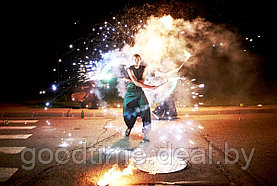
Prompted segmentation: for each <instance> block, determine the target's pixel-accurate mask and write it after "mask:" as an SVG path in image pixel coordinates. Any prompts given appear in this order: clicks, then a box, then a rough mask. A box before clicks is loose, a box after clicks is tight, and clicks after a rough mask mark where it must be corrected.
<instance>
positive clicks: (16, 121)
mask: <svg viewBox="0 0 277 186" xmlns="http://www.w3.org/2000/svg"><path fill="white" fill-rule="evenodd" d="M2 122H5V121H2ZM36 122H38V120H8V123H25V124H27V123H36Z"/></svg>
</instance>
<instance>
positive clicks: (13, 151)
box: [0, 147, 27, 154]
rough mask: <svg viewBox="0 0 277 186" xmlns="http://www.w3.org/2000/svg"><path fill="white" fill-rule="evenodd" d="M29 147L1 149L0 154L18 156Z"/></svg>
mask: <svg viewBox="0 0 277 186" xmlns="http://www.w3.org/2000/svg"><path fill="white" fill-rule="evenodd" d="M26 148H27V147H0V152H2V153H5V154H18V153H20V152H21V151H23V150H24V149H26Z"/></svg>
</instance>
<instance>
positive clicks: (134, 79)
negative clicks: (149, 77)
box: [127, 69, 157, 90]
mask: <svg viewBox="0 0 277 186" xmlns="http://www.w3.org/2000/svg"><path fill="white" fill-rule="evenodd" d="M127 72H128V75H129V77H130V78H131V80H132V82H133V83H134V84H135V85H136V86H138V87H141V88H150V89H153V90H154V89H156V88H157V86H152V85H146V84H144V83H143V82H141V81H138V80H137V78H136V76H135V75H134V73H133V71H132V70H131V69H128V70H127Z"/></svg>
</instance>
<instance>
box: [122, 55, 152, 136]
mask: <svg viewBox="0 0 277 186" xmlns="http://www.w3.org/2000/svg"><path fill="white" fill-rule="evenodd" d="M132 61H133V62H134V65H132V66H130V67H129V68H128V69H127V73H128V76H129V78H124V80H125V81H126V82H127V92H126V94H125V97H124V102H123V117H124V121H125V124H126V125H127V129H126V132H125V136H129V135H130V133H131V130H132V128H133V126H134V124H135V122H136V120H137V117H138V116H140V117H141V119H142V122H143V129H142V132H143V134H144V141H149V136H148V132H149V130H150V129H151V114H150V106H149V103H148V100H147V98H146V96H145V94H144V92H143V90H142V88H150V89H152V90H155V89H156V88H157V86H152V85H147V84H144V81H145V77H146V71H147V70H146V66H144V65H142V64H141V56H140V55H139V54H134V55H133V57H132Z"/></svg>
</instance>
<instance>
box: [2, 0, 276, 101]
mask: <svg viewBox="0 0 277 186" xmlns="http://www.w3.org/2000/svg"><path fill="white" fill-rule="evenodd" d="M146 2H147V3H149V4H151V3H155V1H134V0H129V1H128V0H125V1H123V0H121V1H118V0H117V1H90V2H89V3H88V2H82V1H78V2H75V3H73V2H66V3H50V2H46V1H45V2H38V3H17V2H11V3H8V4H6V5H5V6H4V7H5V8H6V11H5V13H4V14H3V13H2V14H3V15H2V25H3V27H2V29H3V30H4V33H3V35H2V48H4V49H1V50H2V52H1V53H2V54H3V57H2V60H1V97H0V101H1V102H17V101H22V100H35V99H39V98H40V95H39V94H38V93H39V91H40V90H45V89H47V88H50V86H51V84H52V83H53V82H54V81H55V80H57V74H56V73H55V72H53V68H56V64H57V59H58V58H59V57H60V56H61V55H62V54H63V53H64V52H65V50H66V48H67V47H68V46H69V44H70V43H71V42H72V41H74V40H76V39H79V38H81V37H86V36H87V35H88V34H89V33H90V31H91V29H92V27H93V26H94V25H95V24H97V23H100V22H104V21H105V19H110V18H111V17H112V16H113V15H114V14H117V13H120V11H121V10H122V9H123V8H126V7H132V6H137V5H143V4H145V3H146ZM156 2H157V1H156ZM158 2H159V1H158ZM160 2H161V1H160ZM163 2H166V1H163ZM184 2H186V3H187V2H193V3H197V6H198V7H199V9H197V10H193V11H194V13H195V14H199V16H204V17H205V18H206V19H207V20H208V21H211V22H215V23H226V24H230V25H232V26H235V27H236V28H237V29H238V30H239V32H240V33H242V34H245V35H251V34H252V35H261V39H260V40H259V43H256V44H255V45H256V47H255V49H253V52H254V53H256V54H258V55H259V56H262V58H264V60H263V64H262V68H261V74H262V76H263V77H264V79H265V80H266V81H267V82H269V84H272V86H274V85H275V84H274V83H276V82H277V76H276V73H275V67H276V65H275V55H274V54H275V53H276V52H275V48H276V47H275V44H276V42H275V37H276V36H275V35H276V34H275V33H274V30H275V29H276V28H275V27H276V26H275V25H274V24H275V22H276V20H274V17H273V14H274V13H273V6H274V4H273V3H264V2H260V1H259V2H256V1H255V2H251V1H227V0H209V1H208V0H203V1H197V0H194V1H193V0H191V1H184ZM5 8H4V9H5ZM273 96H274V95H273Z"/></svg>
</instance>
